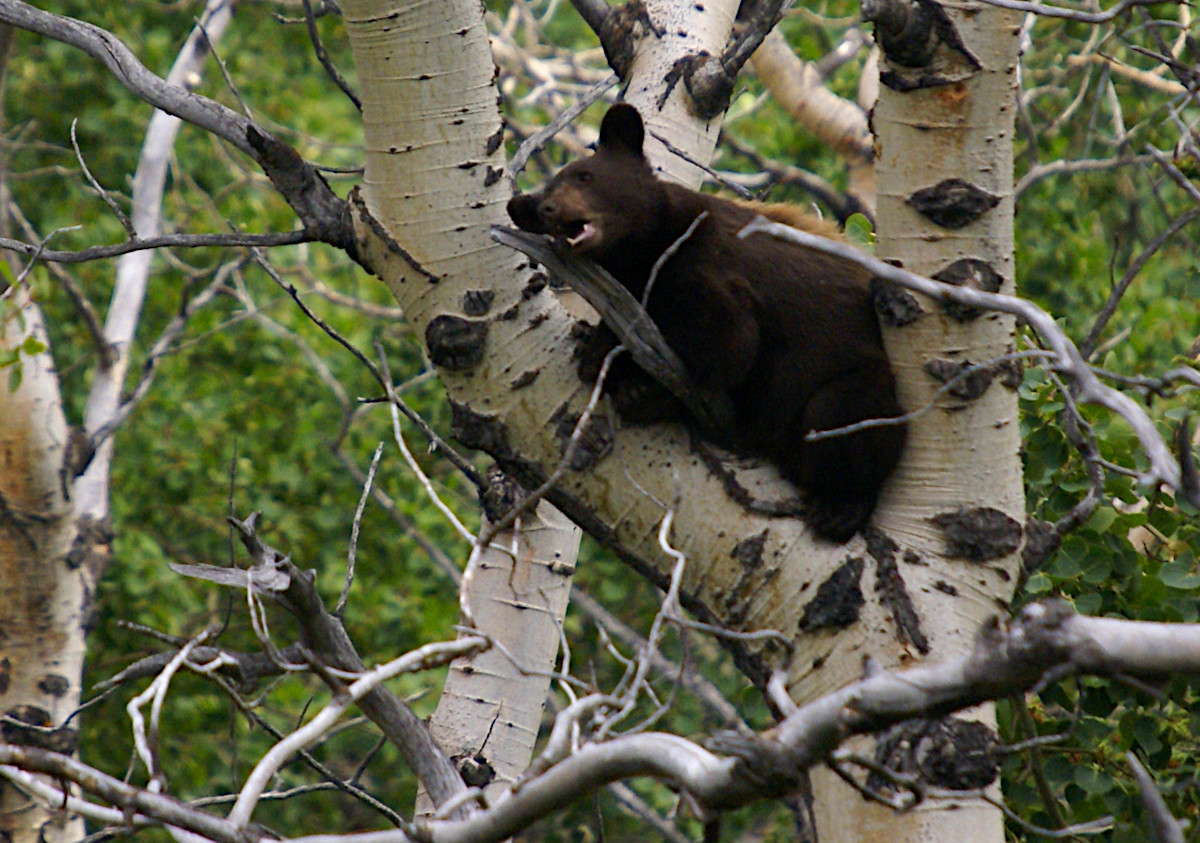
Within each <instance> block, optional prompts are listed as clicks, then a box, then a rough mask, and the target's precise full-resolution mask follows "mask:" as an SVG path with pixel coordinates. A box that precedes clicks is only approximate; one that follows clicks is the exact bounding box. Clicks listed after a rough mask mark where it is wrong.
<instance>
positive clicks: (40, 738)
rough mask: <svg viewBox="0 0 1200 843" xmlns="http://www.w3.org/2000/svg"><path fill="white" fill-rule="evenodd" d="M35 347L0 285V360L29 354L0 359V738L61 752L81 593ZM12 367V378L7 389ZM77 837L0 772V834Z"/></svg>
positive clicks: (57, 435) (34, 334)
mask: <svg viewBox="0 0 1200 843" xmlns="http://www.w3.org/2000/svg"><path fill="white" fill-rule="evenodd" d="M27 341H32V343H31V344H30V345H26V343H27ZM34 343H36V345H34ZM38 346H40V347H41V348H42V349H43V350H41V351H37V350H36V348H37V347H38ZM47 346H48V340H47V337H46V331H45V329H44V327H43V323H42V316H41V312H40V310H39V309H38V307H37V305H36V304H34V302H33V300H32V297H31V295H30V291H29V287H28V285H26V284H24V283H21V284H17V285H16V286H13V287H9V288H8V289H7V290H5V291H4V292H0V358H3V357H5V356H7V353H8V352H11V351H12V350H13V349H21V348H22V347H24V348H26V349H27V350H29V351H33V352H34V353H26V351H21V352H20V355H19V358H18V360H17V362H16V363H15V364H11V365H9V366H6V367H3V368H0V714H2V715H3V716H4V719H5V722H4V723H3V725H2V726H0V736H3V740H5V741H7V742H9V743H32V744H34V745H35V746H42V747H47V748H51V749H55V750H57V751H60V752H67V753H72V752H74V751H75V744H76V733H75V731H74V728H73V727H69V728H68V727H65V726H64V723H65V720H66V718H67V717H68V716H70V715H71V714H72V713H73V712H74V711H75V709H76V707H77V706H78V705H79V698H80V687H79V686H80V681H81V678H82V674H83V655H84V647H83V613H84V607H85V605H86V602H87V600H88V599H89V598H90V594H91V591H90V588H89V587H88V585H87V583H85V579H84V578H85V576H86V568H85V567H83V566H81V565H80V564H79V563H78V561H77V560H75V559H74V558H73V557H71V556H70V550H71V544H72V542H73V541H74V539H75V530H76V520H75V511H74V509H73V507H72V505H71V499H70V495H69V490H70V485H71V481H72V480H73V475H72V473H71V472H70V470H69V467H68V465H67V451H68V444H67V443H68V431H67V423H66V419H65V417H64V416H63V409H62V399H61V397H60V393H59V387H58V373H57V372H56V371H55V369H54V361H53V359H52V358H51V356H50V351H49V349H48V347H47ZM14 367H15V368H14ZM15 371H19V380H20V383H19V385H18V386H17V388H16V389H15V390H10V386H11V384H12V383H13V382H15V375H14V372H15ZM82 836H83V821H82V820H81V819H79V818H78V817H76V816H73V815H71V814H67V813H65V812H61V811H57V810H53V809H50V808H47V807H46V806H45V804H44V803H42V802H41V801H40V800H35V799H30V798H28V797H26V796H25V794H23V793H21V792H20V791H19V790H17V789H16V788H15V787H14V786H13V785H12V784H11V783H10V782H8V781H0V838H4V839H6V840H10V841H12V843H63V841H71V840H78V839H79V838H80V837H82Z"/></svg>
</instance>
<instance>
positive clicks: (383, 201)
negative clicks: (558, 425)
mask: <svg viewBox="0 0 1200 843" xmlns="http://www.w3.org/2000/svg"><path fill="white" fill-rule="evenodd" d="M342 9H343V13H344V19H345V22H346V26H347V30H348V32H349V34H350V37H351V41H352V44H353V46H354V54H355V61H356V63H357V65H358V68H359V78H360V80H361V85H362V101H363V124H364V134H365V168H366V169H365V174H364V179H363V187H362V195H363V198H364V200H365V202H366V204H367V207H369V208H370V209H371V214H372V215H373V216H374V218H375V219H376V220H378V221H379V222H380V223H381V224H382V225H383V226H384V227H385V228H386V230H387V232H388V233H389V235H390V236H391V237H394V238H395V240H394V241H392V242H393V243H395V244H396V248H391V246H390V245H389V246H388V247H386V248H387V249H388V251H389V256H388V259H389V260H390V261H396V260H398V261H399V264H398V269H399V271H398V272H397V273H390V272H388V271H386V270H385V271H384V272H383V273H382V277H383V280H384V281H385V282H386V283H388V284H389V286H390V287H391V288H392V291H393V292H394V293H395V295H396V297H397V300H398V301H400V303H401V304H402V305H403V307H404V309H405V313H406V315H407V316H408V319H409V320H410V322H411V323H412V324H413V326H414V328H415V329H416V330H418V331H420V332H421V333H422V335H423V336H424V337H425V340H426V343H427V345H428V346H429V348H430V355H431V358H432V359H433V360H434V362H435V363H437V364H439V366H440V372H441V375H442V378H443V382H444V383H445V385H446V387H447V391H448V392H450V394H451V397H452V400H463V398H462V393H464V392H467V391H471V390H473V391H474V392H473V393H472V397H474V398H476V399H477V400H478V401H479V404H478V405H477V406H479V407H481V408H483V407H488V406H489V405H491V404H493V402H495V403H500V400H502V399H494V398H493V397H492V396H493V395H494V394H497V393H498V394H500V395H504V394H512V391H513V390H514V389H515V387H514V386H513V384H514V382H516V381H518V380H519V379H521V374H522V371H524V370H525V367H526V365H527V364H528V362H529V360H530V358H531V356H535V355H536V352H535V349H537V348H538V347H539V343H542V342H545V334H544V333H543V334H541V335H540V336H539V332H536V331H532V330H531V329H532V328H536V327H537V326H538V325H539V324H541V323H542V322H544V321H546V320H545V315H546V314H545V308H546V306H548V305H549V306H553V305H554V302H553V300H552V299H547V300H546V301H544V302H541V303H539V302H537V301H531V302H528V303H525V302H524V299H523V297H522V294H521V291H522V287H523V286H524V284H525V283H526V282H527V280H528V273H522V272H520V271H519V270H518V266H519V265H520V264H522V263H523V262H524V260H523V258H522V257H521V256H520V255H518V254H515V253H513V252H510V251H509V250H507V249H504V248H502V247H499V246H497V245H496V244H495V243H493V242H492V240H491V239H490V237H489V236H488V226H489V225H490V224H496V223H503V222H504V221H505V220H506V219H507V216H506V213H505V210H504V205H505V203H506V202H507V200H508V196H509V192H508V189H507V186H506V184H505V183H504V182H503V181H502V179H501V178H500V175H501V173H502V172H503V168H504V148H503V142H502V141H503V126H502V121H501V119H500V112H499V108H498V105H497V97H498V91H497V89H496V88H495V85H494V78H493V75H494V69H495V68H494V65H493V64H492V61H491V52H490V47H489V44H488V35H487V31H486V29H485V28H484V26H483V18H482V8H481V6H480V5H479V4H478V3H474V2H446V3H424V4H413V3H408V2H397V1H396V0H392V2H349V3H345V4H343V7H342ZM357 222H358V223H359V224H363V223H364V217H363V216H362V215H360V216H359V219H358V220H357ZM368 233H369V234H370V235H374V234H376V233H377V232H375V231H374V230H369V232H368ZM402 252H405V253H407V254H402ZM501 313H506V314H508V317H507V319H505V320H497V319H496V317H497V315H498V314H501ZM539 314H541V315H539ZM506 321H507V322H511V323H512V325H511V326H506V325H505V324H504V323H505V322H506ZM493 326H499V327H501V328H504V327H511V328H518V329H520V331H521V332H520V333H518V334H517V336H516V337H511V336H510V337H509V338H507V339H501V338H500V337H499V336H498V335H499V334H500V333H501V331H499V330H493ZM508 333H509V334H511V333H512V332H511V331H509V332H508ZM485 352H486V355H485ZM566 375H567V373H566V372H562V373H561V375H560V377H564V376H566ZM532 377H533V378H534V379H535V380H536V379H537V377H538V374H536V373H535V374H534V375H533V376H532ZM567 391H569V390H567V389H564V393H565V392H567ZM517 395H518V397H520V393H519V392H518V393H517ZM456 409H459V408H458V407H456ZM544 409H546V410H547V412H552V411H553V408H544ZM533 410H534V407H533V406H530V407H529V408H528V409H527V410H526V412H527V413H532V412H533ZM466 412H468V411H466V409H465V408H463V409H462V410H461V411H460V414H461V413H466ZM544 423H546V424H550V423H549V420H547V419H544ZM495 444H497V445H500V446H502V445H503V444H504V443H495ZM565 521H566V519H565V518H564V517H563V516H562V515H561V514H560V513H558V512H557V511H556V510H555V509H554V508H553V506H551V505H550V504H549V503H545V504H543V505H541V506H540V507H539V508H538V509H537V511H536V513H530V514H529V516H527V517H525V518H524V519H523V523H522V525H521V527H522V529H521V530H519V531H514V532H510V533H502V534H501V535H499V536H498V537H497V539H496V542H497V543H499V544H500V545H501V546H506V545H507V544H511V545H512V546H514V547H515V548H517V550H518V553H517V557H516V561H515V564H514V562H513V560H512V559H511V558H503V559H502V558H500V557H502V556H504V554H503V553H502V552H499V551H488V552H486V555H485V558H484V559H482V560H481V561H480V563H479V565H478V566H477V570H476V572H475V574H474V575H473V576H472V578H471V579H470V580H469V581H468V582H465V583H464V586H463V587H464V590H465V593H466V594H467V599H468V601H469V604H470V605H471V606H472V607H473V610H474V611H473V614H474V620H475V622H476V623H477V625H478V628H479V629H480V630H481V631H482V632H484V633H487V634H490V635H494V636H495V638H496V640H497V641H499V642H500V643H501V644H502V645H505V646H506V648H508V649H509V650H510V652H512V653H514V654H515V655H516V657H517V658H519V659H521V660H522V665H521V666H522V667H528V668H531V669H536V670H540V671H543V672H545V671H549V670H550V669H552V667H553V664H554V661H555V654H556V653H557V651H558V644H559V639H560V636H561V629H562V621H563V616H564V614H565V611H566V603H567V601H566V596H567V594H569V590H570V584H571V574H572V573H573V572H574V568H575V558H576V555H577V554H578V547H579V532H578V530H577V529H575V528H574V527H573V525H571V524H570V523H569V522H566V523H564V522H565ZM485 529H486V526H485ZM548 686H549V680H548V679H547V678H546V677H545V676H544V675H543V676H532V677H531V676H521V675H520V673H519V671H518V670H517V669H516V668H515V667H514V666H513V665H512V664H511V663H509V661H508V657H507V656H506V655H504V654H503V653H502V652H501V651H500V650H499V649H496V650H493V651H492V652H489V653H485V654H483V655H482V656H481V657H480V658H478V659H475V660H473V662H472V664H471V665H470V666H469V670H468V666H467V665H464V664H462V663H456V665H455V666H454V667H453V668H452V673H451V679H450V680H449V682H448V686H447V689H446V691H445V692H444V697H443V701H442V703H440V704H439V709H438V712H437V714H436V716H435V717H434V719H433V721H432V722H431V729H432V730H433V733H434V737H435V738H436V739H437V740H438V742H439V743H440V745H441V746H442V747H443V749H444V750H445V751H447V752H448V753H449V754H450V755H451V756H453V757H455V758H456V759H458V760H459V762H460V767H461V768H462V769H463V770H464V773H466V774H467V775H468V778H469V779H470V780H471V783H472V784H479V785H484V784H487V783H489V782H492V781H495V782H496V783H497V784H500V783H507V782H511V780H512V779H513V778H514V777H515V775H517V774H518V773H519V772H520V771H521V770H523V769H524V768H525V767H526V766H528V763H529V760H530V758H531V756H532V752H533V742H534V739H535V738H536V737H537V730H538V726H539V724H540V720H541V713H542V707H543V705H544V702H545V699H546V693H547V688H548ZM464 759H467V760H466V761H465V763H464ZM472 770H474V771H476V772H478V776H477V777H476V776H473V775H472V774H471V771H472ZM428 807H429V806H428V805H427V804H425V805H423V806H422V808H423V810H427V809H428Z"/></svg>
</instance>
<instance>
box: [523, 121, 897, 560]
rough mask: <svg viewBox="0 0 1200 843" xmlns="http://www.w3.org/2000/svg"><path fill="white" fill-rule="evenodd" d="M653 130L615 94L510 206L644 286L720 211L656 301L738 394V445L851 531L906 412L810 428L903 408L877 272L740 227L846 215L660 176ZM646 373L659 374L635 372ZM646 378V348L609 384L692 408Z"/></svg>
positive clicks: (661, 322)
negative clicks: (879, 312)
mask: <svg viewBox="0 0 1200 843" xmlns="http://www.w3.org/2000/svg"><path fill="white" fill-rule="evenodd" d="M644 136H645V130H644V128H643V125H642V118H641V115H639V114H638V112H637V109H635V108H634V107H633V106H630V105H625V104H620V105H614V106H613V107H612V108H611V109H609V111H608V113H607V114H606V115H605V117H604V120H603V122H602V123H601V125H600V143H599V145H598V147H597V149H596V152H595V154H594V155H592V156H591V157H589V158H585V159H583V160H581V161H575V162H573V163H571V164H568V165H567V166H566V167H564V168H563V169H562V170H561V171H560V172H559V173H558V174H557V175H556V176H555V177H554V178H553V179H551V180H550V182H549V183H548V184H547V185H546V188H545V190H543V191H542V192H541V193H538V194H532V195H525V196H517V197H514V198H513V199H512V201H510V202H509V203H508V213H509V216H511V217H512V219H513V221H514V222H515V223H516V224H517V225H518V226H520V227H521V228H523V229H525V230H526V231H532V232H535V233H542V234H551V235H554V236H556V237H561V238H565V240H566V242H567V243H568V244H569V245H570V246H571V248H572V249H573V250H574V251H575V253H576V254H578V255H581V256H585V257H588V258H591V259H592V260H594V261H596V262H597V263H599V264H600V265H601V266H603V267H604V268H605V269H607V270H608V271H609V272H610V273H611V274H612V275H613V276H614V277H615V278H616V279H617V280H618V281H620V282H621V284H623V285H624V286H625V287H626V288H627V289H628V290H629V291H630V292H631V293H632V294H633V295H634V296H635V297H636V298H638V299H639V300H640V299H641V298H642V294H643V292H644V290H645V288H646V284H647V281H648V280H649V278H650V275H651V270H652V268H653V267H654V264H655V262H656V261H657V260H658V259H659V257H660V256H661V255H662V254H663V252H664V251H665V250H666V249H668V248H669V247H670V246H671V245H672V244H674V243H676V242H677V241H678V240H679V239H680V238H681V237H682V236H683V235H684V233H685V232H686V231H687V229H688V227H689V226H690V225H692V223H693V222H694V221H695V220H696V218H697V217H698V216H700V215H701V214H702V213H704V212H707V216H706V217H705V218H704V219H703V220H701V222H700V223H699V225H698V226H697V227H696V229H695V230H694V231H693V232H692V234H691V235H690V236H688V237H687V238H686V239H685V240H683V242H682V243H681V244H679V247H678V250H677V251H676V252H675V253H674V254H673V255H672V256H671V257H670V258H668V259H667V260H666V261H665V262H664V263H663V265H662V266H661V267H660V269H659V271H658V274H657V277H656V278H655V280H654V285H653V288H652V290H651V295H650V298H649V301H648V305H647V310H648V311H649V313H650V316H651V317H652V318H653V319H654V321H655V323H656V324H657V325H658V327H659V329H660V330H661V331H662V334H663V337H664V338H665V339H666V342H667V344H668V345H669V346H671V348H672V349H673V350H674V351H675V352H676V353H677V354H678V355H679V357H680V358H681V359H682V360H683V362H684V365H685V366H686V367H687V369H688V373H689V375H690V376H691V377H692V378H693V379H694V380H695V381H696V382H698V383H700V384H703V385H705V386H708V387H710V388H712V389H716V390H723V391H725V392H727V393H728V394H729V395H730V397H731V398H732V403H733V407H734V415H735V421H734V425H733V430H732V431H730V432H729V434H730V437H729V438H730V440H731V444H732V445H733V447H734V448H735V450H740V451H742V452H746V453H751V454H757V455H760V456H763V457H765V458H766V459H768V460H769V461H770V462H772V463H773V464H774V465H775V466H776V467H778V469H779V471H780V472H781V473H782V474H783V476H784V477H786V478H787V479H788V480H790V481H791V482H792V483H794V484H795V485H797V486H798V487H799V488H800V489H801V491H802V492H803V495H804V500H805V513H806V521H807V522H808V523H809V525H810V526H811V528H812V529H813V531H814V532H815V533H816V534H817V535H819V536H821V537H823V538H825V539H828V540H831V541H835V542H839V543H840V542H844V541H847V540H848V539H850V537H851V536H853V535H854V534H855V533H856V532H858V531H859V530H860V529H861V528H862V527H863V526H864V525H865V524H866V523H867V520H868V519H869V518H870V516H871V512H872V510H874V508H875V502H876V499H877V498H878V496H879V488H880V486H881V485H882V484H883V481H884V480H885V479H886V478H887V477H888V475H889V474H891V473H892V470H893V469H894V468H895V466H896V461H897V460H898V459H899V457H900V452H901V450H902V449H903V447H904V440H905V427H904V425H903V424H902V423H896V424H891V425H883V426H875V427H868V428H866V429H863V430H860V431H858V432H855V433H851V434H848V435H841V436H833V437H829V438H826V439H820V440H816V441H807V440H806V439H805V434H807V433H809V432H810V431H820V430H829V429H832V428H838V427H843V426H846V425H849V424H853V423H855V422H859V421H863V420H864V419H874V418H892V417H895V416H899V415H900V414H901V413H902V410H901V409H900V406H899V405H898V404H897V402H896V391H895V383H894V381H893V378H892V371H891V368H890V366H889V364H888V359H887V356H886V354H885V353H884V350H883V344H882V342H881V340H880V335H879V325H878V322H877V321H876V318H875V313H874V309H873V307H872V304H871V298H870V294H869V291H868V282H869V280H870V276H869V275H868V274H867V272H866V271H865V270H863V269H861V268H860V267H858V266H856V265H855V264H852V263H849V262H847V261H845V260H842V259H840V258H836V257H833V256H831V255H826V254H822V253H820V252H817V251H814V250H812V249H806V248H804V247H802V246H798V245H795V244H792V243H788V242H785V241H783V240H778V239H775V238H773V237H770V236H767V235H764V234H755V235H752V236H751V237H748V238H745V239H739V238H738V236H737V235H738V232H739V231H740V230H741V229H742V228H743V227H745V226H746V225H747V224H748V223H749V222H751V220H753V219H754V218H755V217H756V216H757V215H759V214H762V215H764V216H767V217H770V218H773V219H775V220H778V221H780V222H784V223H787V224H789V225H793V226H796V227H798V228H807V229H809V230H815V231H816V233H821V234H831V233H832V232H833V229H832V226H828V225H827V224H823V223H821V221H820V220H816V219H815V218H813V217H810V216H808V215H805V214H803V213H802V212H800V211H799V210H797V209H795V208H792V207H789V206H783V205H757V204H755V203H740V202H732V201H729V200H725V199H720V198H717V197H715V196H708V195H705V194H701V193H696V192H695V191H692V190H688V189H687V188H684V187H681V186H679V185H675V184H671V183H669V182H665V181H660V180H659V179H658V178H657V177H656V176H655V175H654V172H653V170H652V169H651V167H650V163H649V162H648V161H647V160H646V158H645V156H644V154H643V152H642V143H643V140H644ZM823 226H824V228H825V230H822V227H823ZM833 236H836V234H834V235H833ZM615 342H616V339H615V337H614V336H613V334H612V333H611V331H608V330H607V329H605V328H602V329H601V330H600V331H599V332H598V333H597V334H596V335H595V337H593V340H592V341H591V342H590V344H589V348H587V349H586V350H585V352H584V360H583V365H582V366H581V374H583V375H584V376H585V378H590V379H592V380H594V378H595V375H596V371H597V369H598V361H599V359H600V357H602V356H603V354H604V353H605V352H607V351H608V350H609V349H611V348H612V347H613V346H614V345H615ZM623 359H624V360H626V361H628V355H625V356H624V358H623ZM639 378H640V379H643V381H644V382H643V384H641V385H631V381H636V380H637V379H639ZM646 382H649V377H648V376H646V375H644V374H642V373H641V372H640V370H637V369H636V367H634V366H633V365H632V364H631V363H628V364H627V365H625V366H624V367H614V369H613V370H612V371H611V372H610V375H609V379H608V381H607V382H606V388H607V389H608V390H609V392H610V393H611V394H612V395H613V397H614V398H615V399H617V406H618V409H619V410H620V411H621V414H622V416H623V417H625V418H627V419H633V420H638V421H648V420H654V419H661V418H667V417H671V416H673V415H676V414H677V413H678V412H679V407H680V406H681V405H679V404H678V403H677V402H675V401H673V400H672V399H671V398H670V396H669V393H666V391H665V390H659V391H656V389H655V385H653V384H652V383H646ZM622 395H624V396H625V399H624V400H623V401H622V400H621V396H622ZM630 396H635V397H632V398H631V397H630ZM651 405H653V406H651Z"/></svg>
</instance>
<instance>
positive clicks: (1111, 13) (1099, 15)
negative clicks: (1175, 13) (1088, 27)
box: [984, 0, 1175, 23]
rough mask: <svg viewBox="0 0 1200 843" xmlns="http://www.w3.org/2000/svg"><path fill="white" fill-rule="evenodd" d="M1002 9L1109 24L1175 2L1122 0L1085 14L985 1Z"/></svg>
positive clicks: (1022, 1) (1018, 1)
mask: <svg viewBox="0 0 1200 843" xmlns="http://www.w3.org/2000/svg"><path fill="white" fill-rule="evenodd" d="M984 2H985V3H990V4H991V5H993V6H999V7H1000V8H1002V9H1013V10H1015V11H1018V12H1026V13H1028V14H1032V15H1041V16H1043V17H1047V18H1066V19H1067V20H1074V21H1079V22H1080V23H1107V22H1108V21H1110V20H1112V19H1113V18H1115V17H1119V16H1120V15H1123V14H1125V13H1126V12H1128V11H1129V10H1130V9H1134V8H1136V7H1138V6H1162V5H1165V4H1167V3H1174V2H1175V0H1121V2H1120V3H1118V4H1117V5H1115V6H1113V7H1112V8H1111V9H1109V10H1107V11H1104V12H1084V11H1080V10H1078V9H1064V8H1062V7H1061V6H1045V5H1043V4H1042V3H1037V2H1026V0H984Z"/></svg>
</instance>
